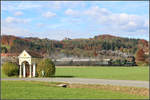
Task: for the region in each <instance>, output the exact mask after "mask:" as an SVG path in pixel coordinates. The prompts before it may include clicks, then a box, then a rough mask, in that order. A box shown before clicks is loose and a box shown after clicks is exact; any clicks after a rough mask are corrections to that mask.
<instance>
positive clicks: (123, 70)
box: [1, 67, 149, 81]
mask: <svg viewBox="0 0 150 100" xmlns="http://www.w3.org/2000/svg"><path fill="white" fill-rule="evenodd" d="M1 77H2V78H7V77H8V76H6V75H4V73H2V74H1ZM55 77H78V78H98V79H114V80H139V81H148V80H149V67H70V68H69V67H57V68H56V74H55Z"/></svg>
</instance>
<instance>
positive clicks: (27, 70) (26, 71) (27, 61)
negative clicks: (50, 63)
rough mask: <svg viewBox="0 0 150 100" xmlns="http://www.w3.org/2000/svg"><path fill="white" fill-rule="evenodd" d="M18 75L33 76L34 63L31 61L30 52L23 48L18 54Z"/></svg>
mask: <svg viewBox="0 0 150 100" xmlns="http://www.w3.org/2000/svg"><path fill="white" fill-rule="evenodd" d="M18 59H19V77H20V78H21V77H24V78H25V77H30V78H31V77H35V76H36V63H35V62H32V53H30V54H29V53H28V52H27V51H26V50H24V51H23V52H22V53H21V54H20V55H19V56H18Z"/></svg>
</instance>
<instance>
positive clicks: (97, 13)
mask: <svg viewBox="0 0 150 100" xmlns="http://www.w3.org/2000/svg"><path fill="white" fill-rule="evenodd" d="M84 13H85V15H87V16H89V17H90V18H91V19H92V21H93V22H95V23H97V24H99V25H102V26H103V27H104V26H105V27H107V28H108V29H113V31H115V30H120V31H122V32H123V31H124V32H130V31H131V32H133V31H137V30H142V29H146V28H148V27H147V26H148V25H147V22H145V18H144V17H143V16H139V15H131V14H126V13H112V12H110V11H109V10H107V9H105V8H99V7H98V6H94V7H91V8H90V9H88V10H86V11H85V12H84ZM95 19H96V20H95Z"/></svg>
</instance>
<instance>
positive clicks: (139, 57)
mask: <svg viewBox="0 0 150 100" xmlns="http://www.w3.org/2000/svg"><path fill="white" fill-rule="evenodd" d="M136 61H145V54H144V51H143V49H139V50H138V51H137V52H136Z"/></svg>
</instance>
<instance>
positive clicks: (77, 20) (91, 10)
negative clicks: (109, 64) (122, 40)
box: [1, 1, 149, 40]
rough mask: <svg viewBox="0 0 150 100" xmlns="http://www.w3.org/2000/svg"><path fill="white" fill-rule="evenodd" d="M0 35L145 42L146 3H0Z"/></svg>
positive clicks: (147, 23)
mask: <svg viewBox="0 0 150 100" xmlns="http://www.w3.org/2000/svg"><path fill="white" fill-rule="evenodd" d="M1 34H2V35H15V36H20V37H38V38H49V39H55V40H62V39H64V38H65V37H68V38H71V39H74V38H92V37H94V36H97V35H102V34H110V35H115V36H121V37H128V38H141V39H146V40H149V2H148V1H2V3H1Z"/></svg>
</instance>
